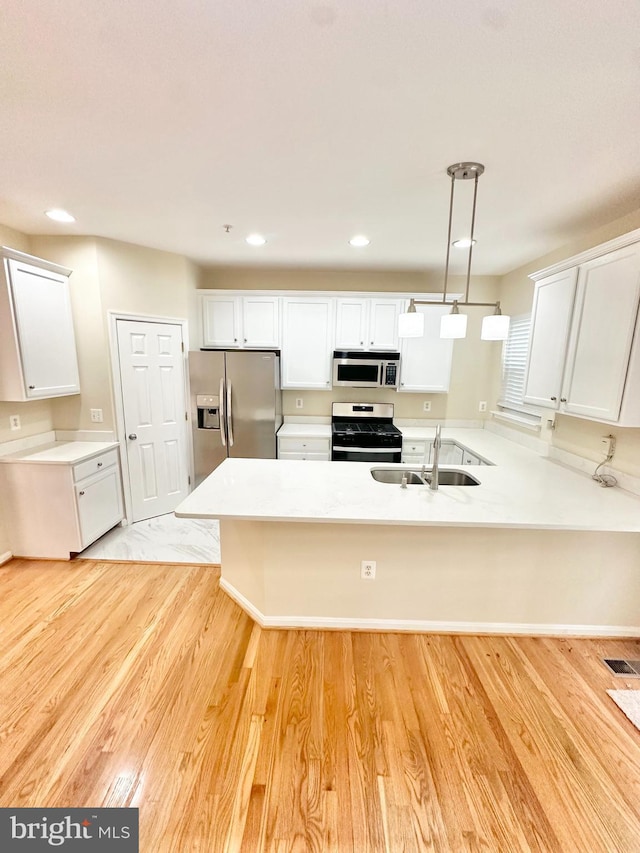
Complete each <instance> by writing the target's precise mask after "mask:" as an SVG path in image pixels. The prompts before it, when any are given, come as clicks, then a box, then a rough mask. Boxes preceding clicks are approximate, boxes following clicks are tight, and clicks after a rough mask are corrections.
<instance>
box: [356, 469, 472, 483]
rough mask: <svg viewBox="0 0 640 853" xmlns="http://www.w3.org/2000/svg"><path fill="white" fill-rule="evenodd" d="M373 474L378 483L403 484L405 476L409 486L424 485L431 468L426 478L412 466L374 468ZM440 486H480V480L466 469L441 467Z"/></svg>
mask: <svg viewBox="0 0 640 853" xmlns="http://www.w3.org/2000/svg"><path fill="white" fill-rule="evenodd" d="M371 476H372V477H373V479H374V480H376V481H377V482H378V483H395V484H396V485H401V483H402V480H403V477H406V478H407V485H408V486H423V485H425V484H428V482H429V478H430V476H431V470H430V469H429V468H427V470H426V471H425V476H424V479H423V478H422V477H421V476H420V472H419V471H414V470H413V469H411V468H372V469H371ZM438 485H439V486H479V485H480V480H477V479H476V478H475V477H474V476H473V475H471V474H468V473H467V472H466V471H456V470H455V468H441V469H440V471H439V472H438Z"/></svg>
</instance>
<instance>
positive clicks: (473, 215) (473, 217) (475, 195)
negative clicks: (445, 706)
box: [447, 171, 480, 301]
mask: <svg viewBox="0 0 640 853" xmlns="http://www.w3.org/2000/svg"><path fill="white" fill-rule="evenodd" d="M479 177H480V175H479V174H478V172H477V171H476V177H475V179H474V181H473V206H472V208H471V236H470V237H469V240H470V245H469V261H468V263H467V287H466V289H465V292H464V298H465V301H466V300H468V299H469V282H470V281H471V255H472V254H473V232H474V229H475V226H476V199H477V198H478V178H479ZM447 248H448V247H447Z"/></svg>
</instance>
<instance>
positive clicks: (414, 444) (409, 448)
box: [402, 441, 426, 455]
mask: <svg viewBox="0 0 640 853" xmlns="http://www.w3.org/2000/svg"><path fill="white" fill-rule="evenodd" d="M425 444H426V442H424V441H403V442H402V453H403V455H404V454H405V453H407V454H409V453H413V454H416V453H418V454H420V453H422V454H424V448H425Z"/></svg>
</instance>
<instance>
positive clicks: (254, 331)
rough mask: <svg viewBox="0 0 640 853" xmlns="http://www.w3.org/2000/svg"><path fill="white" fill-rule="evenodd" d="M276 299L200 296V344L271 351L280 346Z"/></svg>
mask: <svg viewBox="0 0 640 853" xmlns="http://www.w3.org/2000/svg"><path fill="white" fill-rule="evenodd" d="M279 309H280V300H279V299H278V297H277V296H268V295H260V294H257V293H256V294H251V295H246V296H238V295H236V294H229V295H228V296H227V295H220V294H216V295H211V294H208V293H207V294H205V295H203V296H202V302H201V313H202V345H203V346H205V347H228V348H237V347H246V348H251V347H253V348H271V347H278V346H279V345H280V311H279Z"/></svg>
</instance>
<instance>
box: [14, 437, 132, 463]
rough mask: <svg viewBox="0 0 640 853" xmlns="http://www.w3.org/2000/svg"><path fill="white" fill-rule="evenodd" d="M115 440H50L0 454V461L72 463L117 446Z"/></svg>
mask: <svg viewBox="0 0 640 853" xmlns="http://www.w3.org/2000/svg"><path fill="white" fill-rule="evenodd" d="M118 446H119V445H118V442H117V441H52V442H50V443H48V444H40V445H37V446H36V447H31V448H29V449H28V450H20V451H18V452H16V453H9V454H7V455H6V456H0V462H6V463H11V462H33V463H36V462H37V463H39V464H43V463H48V464H52V465H73V464H75V463H76V462H83V461H84V460H86V459H91V458H92V457H94V456H99V455H100V454H101V453H104V452H105V451H106V450H111V449H112V448H114V447H118Z"/></svg>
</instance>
